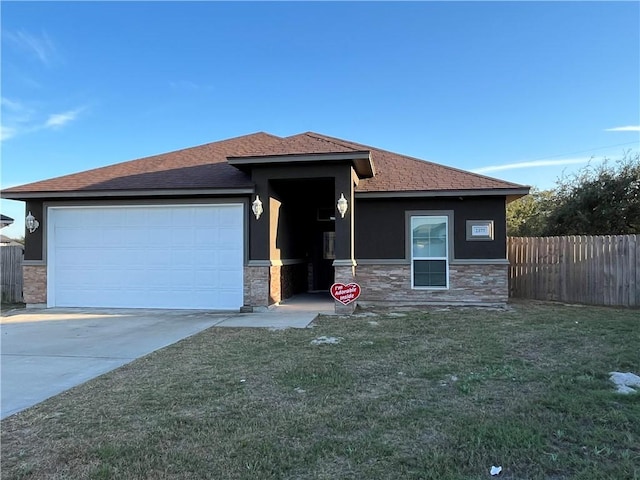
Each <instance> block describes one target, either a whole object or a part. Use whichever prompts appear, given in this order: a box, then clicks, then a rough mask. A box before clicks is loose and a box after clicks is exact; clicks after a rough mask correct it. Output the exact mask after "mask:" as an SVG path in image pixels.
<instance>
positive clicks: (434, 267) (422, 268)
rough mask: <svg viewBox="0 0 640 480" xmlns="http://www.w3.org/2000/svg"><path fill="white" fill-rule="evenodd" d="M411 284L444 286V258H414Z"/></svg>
mask: <svg viewBox="0 0 640 480" xmlns="http://www.w3.org/2000/svg"><path fill="white" fill-rule="evenodd" d="M413 284H414V286H416V287H446V286H447V262H446V260H414V261H413Z"/></svg>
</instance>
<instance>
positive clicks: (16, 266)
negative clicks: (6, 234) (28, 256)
mask: <svg viewBox="0 0 640 480" xmlns="http://www.w3.org/2000/svg"><path fill="white" fill-rule="evenodd" d="M0 252H1V255H0V262H2V263H0V272H1V273H0V277H1V278H2V301H3V302H6V303H18V302H22V257H23V254H22V246H20V245H3V246H2V247H0Z"/></svg>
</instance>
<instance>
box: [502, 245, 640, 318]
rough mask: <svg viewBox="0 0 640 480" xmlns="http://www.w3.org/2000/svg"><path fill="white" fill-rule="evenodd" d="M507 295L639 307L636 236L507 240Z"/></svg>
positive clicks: (639, 258)
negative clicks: (508, 264)
mask: <svg viewBox="0 0 640 480" xmlns="http://www.w3.org/2000/svg"><path fill="white" fill-rule="evenodd" d="M507 256H508V258H509V263H510V268H509V296H511V297H515V298H533V299H538V300H552V301H561V302H571V303H584V304H590V305H617V306H625V307H638V306H640V235H605V236H567V237H509V238H508V239H507Z"/></svg>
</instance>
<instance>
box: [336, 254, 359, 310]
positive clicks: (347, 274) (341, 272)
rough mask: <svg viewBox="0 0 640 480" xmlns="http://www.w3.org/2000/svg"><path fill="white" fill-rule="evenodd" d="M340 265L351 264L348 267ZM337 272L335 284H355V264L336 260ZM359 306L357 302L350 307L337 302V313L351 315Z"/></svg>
mask: <svg viewBox="0 0 640 480" xmlns="http://www.w3.org/2000/svg"><path fill="white" fill-rule="evenodd" d="M340 263H349V264H348V265H344V264H343V265H341V264H340ZM333 268H334V270H335V280H334V281H335V283H344V284H345V285H347V284H349V283H354V282H355V281H356V265H355V262H349V261H344V260H336V261H334V263H333ZM357 304H358V302H357V300H356V301H355V302H351V303H350V304H348V305H344V304H342V303H340V302H338V301H337V300H336V301H335V312H336V313H337V314H339V315H351V314H352V313H353V312H354V310H355V309H356V305H357Z"/></svg>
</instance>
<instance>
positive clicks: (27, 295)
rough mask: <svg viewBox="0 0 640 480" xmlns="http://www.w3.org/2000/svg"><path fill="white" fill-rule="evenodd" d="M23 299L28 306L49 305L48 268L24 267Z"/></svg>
mask: <svg viewBox="0 0 640 480" xmlns="http://www.w3.org/2000/svg"><path fill="white" fill-rule="evenodd" d="M22 275H23V287H22V297H23V299H24V303H26V304H27V305H46V304H47V266H46V265H24V266H23V267H22Z"/></svg>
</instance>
